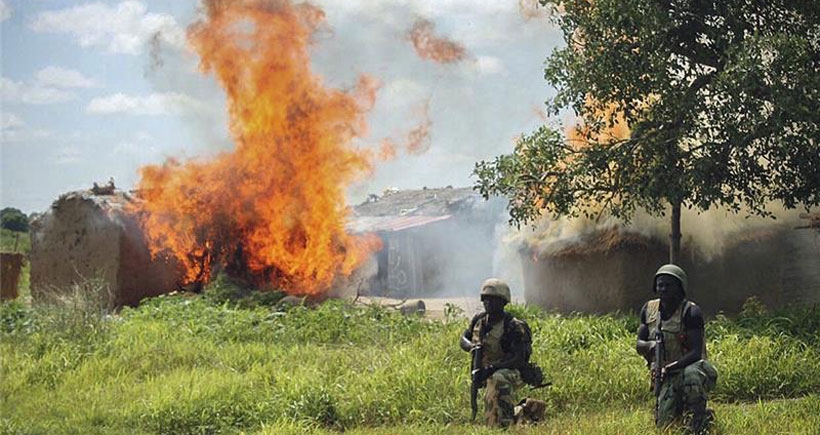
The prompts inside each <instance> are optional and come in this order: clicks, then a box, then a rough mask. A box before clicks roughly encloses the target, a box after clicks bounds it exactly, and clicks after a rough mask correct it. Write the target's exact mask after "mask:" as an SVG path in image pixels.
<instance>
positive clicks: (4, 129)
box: [0, 111, 51, 144]
mask: <svg viewBox="0 0 820 435" xmlns="http://www.w3.org/2000/svg"><path fill="white" fill-rule="evenodd" d="M50 136H51V132H49V131H46V130H37V129H32V128H30V127H29V126H28V125H27V124H26V122H25V121H23V119H22V118H20V117H19V116H17V115H15V114H14V113H9V112H5V111H4V112H0V143H3V144H10V143H21V142H27V141H35V140H43V139H46V138H48V137H50Z"/></svg>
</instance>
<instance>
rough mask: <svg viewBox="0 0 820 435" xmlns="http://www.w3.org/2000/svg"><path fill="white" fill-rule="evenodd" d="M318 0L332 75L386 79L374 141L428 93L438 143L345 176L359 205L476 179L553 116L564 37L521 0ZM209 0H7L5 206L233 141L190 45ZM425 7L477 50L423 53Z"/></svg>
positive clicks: (3, 13)
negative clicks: (380, 196)
mask: <svg viewBox="0 0 820 435" xmlns="http://www.w3.org/2000/svg"><path fill="white" fill-rule="evenodd" d="M313 3H314V4H316V5H318V6H320V7H322V8H323V9H324V11H325V12H326V19H327V23H326V25H325V26H324V27H323V28H322V30H321V31H320V32H319V33H318V34H317V35H316V38H315V39H316V44H315V46H314V48H313V69H314V71H315V72H316V73H317V74H319V75H321V76H322V77H323V80H324V81H325V83H326V85H328V86H332V87H337V88H350V87H352V86H353V85H354V84H355V82H356V79H357V77H358V76H359V75H360V74H369V75H371V76H374V77H376V78H377V79H379V81H380V82H381V83H382V87H381V89H380V91H379V93H378V95H377V100H376V105H375V107H374V109H373V111H372V112H371V114H370V116H369V122H370V136H369V137H368V138H367V139H368V141H369V142H372V143H374V144H375V143H378V142H379V139H380V138H383V137H395V136H398V135H401V134H402V133H404V132H406V131H407V130H408V129H410V128H412V127H413V126H414V125H416V124H417V123H418V117H419V115H418V112H419V107H420V106H421V105H423V104H424V103H425V102H428V104H429V106H428V107H429V118H430V121H431V122H432V124H431V131H430V140H431V147H430V148H429V150H428V151H427V152H425V153H423V154H421V155H407V154H401V153H400V154H399V155H398V156H397V157H396V159H394V160H392V161H389V162H385V163H383V164H381V165H380V166H379V167H378V168H377V170H376V172H375V173H374V174H373V176H372V177H370V178H368V179H366V180H364V181H362V182H360V183H359V184H357V185H355V186H352V187H351V188H350V189H349V192H348V197H349V200H350V201H351V202H358V201H359V200H361V199H362V198H363V197H364V196H366V194H367V193H369V192H381V191H382V190H384V189H385V188H388V187H398V188H421V187H422V186H431V187H436V186H445V185H448V184H450V185H454V186H468V185H470V184H471V183H472V181H473V180H472V178H471V177H470V172H471V170H472V168H473V166H474V164H475V162H476V161H478V160H481V159H487V158H492V157H493V156H495V155H498V154H501V153H505V152H509V151H511V150H512V147H513V143H514V139H515V137H516V136H517V135H519V134H521V133H526V132H530V131H532V130H533V129H535V128H536V127H537V126H538V125H539V124H540V123H543V122H544V121H543V118H542V115H540V113H543V102H544V101H545V100H546V99H547V98H548V97H549V96H550V95H551V90H550V89H549V87H548V85H547V83H546V82H545V81H544V79H543V62H544V59H546V57H547V56H548V54H549V53H550V51H551V50H552V49H553V48H554V47H555V46H556V45H558V44H560V43H561V39H560V34H559V33H558V31H557V30H556V29H554V28H552V27H551V26H550V23H549V22H548V20H547V19H546V17H545V16H544V15H543V14H539V15H535V16H531V15H530V14H529V13H528V12H532V11H531V10H530V9H528V8H527V9H526V10H522V8H521V5H520V3H521V2H519V0H506V1H504V0H486V1H475V0H423V1H421V0H416V1H410V0H393V1H381V0H345V1H329V0H322V1H315V2H313ZM198 7H199V5H198V2H197V1H195V0H191V1H187V0H174V1H106V2H69V1H56V0H55V1H49V0H0V20H1V21H0V28H1V29H2V33H1V34H0V35H1V37H2V41H1V42H2V52H0V57H1V58H2V77H1V78H0V80H1V81H0V91H2V93H1V94H0V98H1V100H0V103H1V104H0V122H2V124H1V126H2V136H0V140H1V143H0V147H2V148H1V150H2V153H1V154H0V158H1V159H2V161H1V164H2V177H1V178H0V183H2V184H0V204H1V205H2V207H16V208H20V209H22V210H23V211H24V212H26V213H30V212H42V211H45V210H46V209H47V208H48V206H49V205H50V204H51V202H52V201H54V200H55V199H56V198H57V197H58V196H59V195H60V194H62V193H64V192H68V191H71V190H78V189H85V188H89V187H90V186H91V184H92V183H93V182H95V181H97V182H105V181H107V180H108V179H109V178H110V177H114V179H115V180H116V183H117V186H118V187H120V188H124V189H130V188H133V186H134V185H135V183H136V181H137V170H138V168H139V167H141V166H143V165H146V164H151V163H160V162H162V161H163V160H164V159H166V158H168V157H177V158H182V159H187V158H208V156H211V155H214V154H215V153H217V152H222V151H229V150H231V149H232V147H233V144H232V142H231V139H230V136H229V134H228V131H227V120H226V115H225V107H226V105H225V99H224V94H223V93H222V90H221V89H220V88H219V86H218V85H217V84H216V82H215V80H214V79H213V77H211V76H206V75H203V74H202V73H200V72H199V71H198V70H197V62H198V58H197V56H196V55H195V54H194V53H193V52H192V50H191V49H190V48H188V47H187V45H186V40H185V29H186V27H187V26H188V25H189V24H190V23H192V22H193V21H195V20H196V19H197V17H198V16H199V15H198V14H199V12H198ZM420 18H423V19H427V20H430V21H431V22H432V23H433V24H434V25H435V31H436V34H437V35H439V36H441V37H445V38H448V39H450V40H452V41H455V42H458V43H459V44H461V45H463V46H464V48H465V49H466V51H467V54H468V56H467V59H465V60H464V61H461V62H458V63H454V64H439V63H435V62H431V61H429V60H425V59H422V58H420V57H419V56H418V55H417V53H416V52H415V51H414V50H413V47H412V45H411V43H410V42H409V40H408V38H407V37H406V34H407V31H408V29H410V27H411V26H412V24H413V23H414V22H415V21H416V20H417V19H420ZM539 112H540V113H539Z"/></svg>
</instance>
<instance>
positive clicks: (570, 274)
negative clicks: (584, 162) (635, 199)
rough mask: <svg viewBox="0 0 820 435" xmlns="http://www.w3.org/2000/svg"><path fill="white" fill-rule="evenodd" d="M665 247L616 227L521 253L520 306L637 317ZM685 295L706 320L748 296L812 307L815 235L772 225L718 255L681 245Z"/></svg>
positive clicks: (817, 254)
mask: <svg viewBox="0 0 820 435" xmlns="http://www.w3.org/2000/svg"><path fill="white" fill-rule="evenodd" d="M668 250H669V248H668V245H667V243H666V241H665V240H660V239H657V238H652V237H649V236H646V235H643V234H638V233H630V232H629V231H626V230H623V229H620V228H610V229H608V230H601V231H595V232H592V233H590V234H589V235H587V236H585V237H583V238H581V239H579V240H577V241H575V242H574V243H571V244H568V245H567V246H564V247H562V248H560V249H554V250H548V251H543V250H542V251H540V252H539V251H535V250H533V249H528V248H523V249H522V250H521V257H522V263H523V275H524V287H525V290H524V293H525V300H526V301H527V303H531V304H535V305H537V306H540V307H543V308H545V309H548V310H555V311H559V312H584V313H604V312H612V311H615V310H621V311H637V310H638V309H640V307H641V306H642V304H643V302H645V301H646V300H647V299H649V298H651V297H652V282H653V280H652V278H653V275H654V272H655V271H656V270H657V269H658V267H660V266H661V265H663V264H664V263H666V260H667V258H668ZM680 265H681V266H682V267H683V268H684V270H686V272H687V275H688V278H689V292H688V293H687V296H688V297H689V298H690V299H692V300H694V301H696V302H698V304H699V305H700V306H701V307H702V308H703V309H704V311H706V312H707V313H709V314H715V313H718V312H726V313H736V312H738V311H739V310H740V309H741V308H742V306H743V304H744V302H745V301H746V300H747V299H748V298H750V297H753V296H754V297H756V298H758V299H759V300H760V301H761V302H763V303H764V304H765V305H766V306H768V307H771V308H776V307H783V306H787V305H813V304H817V303H820V233H818V232H816V231H810V230H807V229H794V228H792V227H786V226H780V227H772V228H769V229H759V230H754V231H748V232H745V233H743V234H739V235H737V236H736V237H734V238H733V239H732V240H731V242H730V243H729V244H728V246H726V247H725V248H724V249H723V251H722V252H721V253H720V254H719V255H709V256H706V255H704V254H703V253H702V252H700V251H699V250H698V249H697V248H696V247H693V246H685V247H684V249H683V251H682V253H681V261H680Z"/></svg>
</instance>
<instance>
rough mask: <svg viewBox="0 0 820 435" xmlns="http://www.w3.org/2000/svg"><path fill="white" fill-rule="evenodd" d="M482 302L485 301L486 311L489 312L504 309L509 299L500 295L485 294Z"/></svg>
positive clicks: (497, 311)
mask: <svg viewBox="0 0 820 435" xmlns="http://www.w3.org/2000/svg"><path fill="white" fill-rule="evenodd" d="M481 302H482V303H484V311H486V312H488V313H499V312H501V311H504V305H505V304H506V303H507V301H505V300H504V299H501V298H500V297H498V296H484V297H482V298H481Z"/></svg>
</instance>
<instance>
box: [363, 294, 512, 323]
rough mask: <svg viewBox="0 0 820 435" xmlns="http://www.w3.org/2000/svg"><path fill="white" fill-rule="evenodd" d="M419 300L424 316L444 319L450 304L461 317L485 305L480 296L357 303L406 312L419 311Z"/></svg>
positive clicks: (373, 299)
mask: <svg viewBox="0 0 820 435" xmlns="http://www.w3.org/2000/svg"><path fill="white" fill-rule="evenodd" d="M419 301H421V302H422V303H423V304H424V316H425V317H428V318H431V319H439V320H440V319H444V318H445V312H446V310H447V306H448V304H450V305H452V306H455V307H458V308H460V309H461V314H460V316H461V317H464V318H470V317H472V316H473V314H475V313H477V312H479V311H481V310H482V309H483V306H482V305H481V300H479V298H478V297H433V298H418V299H406V300H404V299H391V298H384V297H375V296H368V297H364V296H363V297H360V298H359V299H358V300H357V303H363V304H377V305H382V306H387V307H391V308H396V309H399V310H403V311H405V312H406V313H412V312H413V311H418V308H419V304H418V303H419ZM513 302H514V303H523V301H519V300H515V299H513Z"/></svg>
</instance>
